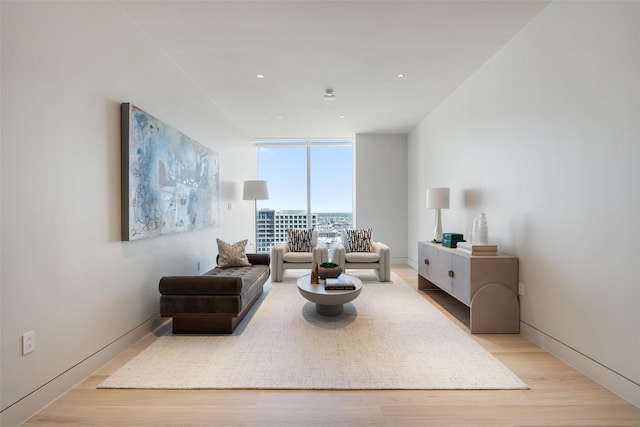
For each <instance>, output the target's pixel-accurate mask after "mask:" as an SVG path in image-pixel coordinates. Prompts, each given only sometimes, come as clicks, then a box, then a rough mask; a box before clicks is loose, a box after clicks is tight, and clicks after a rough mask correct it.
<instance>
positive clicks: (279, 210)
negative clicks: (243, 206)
mask: <svg viewBox="0 0 640 427" xmlns="http://www.w3.org/2000/svg"><path fill="white" fill-rule="evenodd" d="M258 179H261V180H266V181H267V184H268V186H269V200H260V201H258V252H268V251H270V250H271V247H272V246H273V245H274V244H275V243H279V242H286V241H287V229H289V228H317V229H318V233H319V239H320V241H322V242H326V243H332V242H336V241H338V239H339V236H340V233H341V231H342V229H344V228H351V227H352V224H353V144H352V143H351V141H346V140H296V141H290V140H288V141H260V142H258Z"/></svg>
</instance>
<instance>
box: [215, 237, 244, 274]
mask: <svg viewBox="0 0 640 427" xmlns="http://www.w3.org/2000/svg"><path fill="white" fill-rule="evenodd" d="M216 241H217V242H218V267H221V268H226V267H244V266H247V265H251V263H249V258H247V253H246V252H245V251H244V247H245V246H246V245H247V239H244V240H240V241H239V242H236V243H234V244H233V245H230V244H229V243H227V242H223V241H222V240H220V239H216Z"/></svg>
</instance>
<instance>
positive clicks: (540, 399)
mask: <svg viewBox="0 0 640 427" xmlns="http://www.w3.org/2000/svg"><path fill="white" fill-rule="evenodd" d="M393 271H394V272H395V273H396V274H398V275H400V277H402V279H404V280H405V281H406V282H407V283H410V284H411V285H413V286H414V287H416V288H417V275H416V271H415V270H414V269H413V268H411V267H409V266H406V265H394V266H393ZM423 295H424V298H426V299H427V300H429V301H431V302H432V303H434V305H436V306H438V307H440V309H441V310H442V311H443V312H444V313H445V314H447V315H448V316H449V317H450V318H451V319H452V320H454V321H455V322H456V323H458V324H459V325H460V327H461V328H462V329H464V330H466V331H467V332H468V328H467V325H468V309H467V308H466V307H465V306H464V305H462V304H460V303H458V302H457V301H455V300H454V299H453V298H451V297H449V296H448V295H446V294H443V293H442V292H440V291H429V292H428V294H423ZM465 324H466V325H465ZM425 327H428V325H425ZM472 336H473V337H474V338H475V339H476V340H478V341H479V342H480V343H481V344H482V345H483V346H484V347H485V348H486V349H487V350H489V351H490V352H491V353H492V354H493V355H494V356H495V357H497V358H498V359H499V360H501V361H502V362H503V363H504V364H505V365H506V366H507V367H509V368H510V369H511V370H512V371H513V372H514V373H515V374H516V375H518V376H519V377H520V378H521V379H522V380H523V381H525V382H526V383H527V384H528V385H529V386H530V388H531V389H530V390H515V391H508V390H500V391H299V390H298V391H274V390H242V391H238V390H235V391H227V390H217V391H216V390H174V391H171V390H98V389H96V386H97V385H98V384H99V383H100V382H101V381H102V380H104V379H105V378H106V377H107V376H109V375H110V374H111V373H112V372H114V371H115V370H116V369H118V368H119V367H120V366H122V365H124V364H125V363H126V362H127V361H128V360H130V359H131V358H132V357H133V356H135V355H136V354H137V353H138V352H140V351H142V350H143V349H144V348H145V347H146V346H148V345H149V344H150V343H152V342H153V341H154V339H155V338H156V337H155V335H153V334H149V335H148V336H147V337H145V338H144V339H143V340H141V341H140V342H139V343H137V344H136V345H134V346H133V347H131V348H130V349H128V350H127V351H125V352H124V353H123V354H122V355H120V356H119V357H117V358H116V359H114V360H113V361H111V362H110V363H108V364H107V365H105V366H104V367H102V368H101V369H99V370H98V371H97V372H95V373H94V374H93V375H91V376H90V377H88V378H87V379H86V380H85V381H83V382H82V383H81V384H79V385H78V386H77V387H75V388H74V389H72V390H71V391H69V392H68V393H66V394H65V395H63V396H62V397H60V398H59V399H58V400H56V401H55V402H54V403H52V404H51V405H50V406H48V407H47V408H45V409H43V410H42V411H41V412H39V413H38V414H36V415H35V416H33V417H32V418H31V419H29V420H28V421H27V422H26V423H25V424H23V425H24V426H51V425H65V424H69V425H78V426H112V425H117V426H124V425H126V426H204V425H207V426H349V425H351V426H394V427H395V426H439V425H446V426H450V425H459V426H480V425H486V426H534V425H535V426H543V425H544V426H549V425H554V426H586V425H595V426H622V425H634V426H640V409H639V408H636V407H635V406H633V405H631V404H629V403H627V402H625V401H624V400H622V399H620V398H619V397H617V396H616V395H614V394H613V393H611V392H609V391H608V390H606V389H605V388H603V387H601V386H599V385H598V384H596V383H595V382H594V381H592V380H590V379H589V378H587V377H586V376H584V375H582V374H580V373H579V372H577V371H576V370H574V369H573V368H571V367H569V366H568V365H566V364H565V363H563V362H562V361H560V360H559V359H557V358H555V357H553V356H551V355H550V354H549V353H547V352H545V351H543V350H541V349H540V348H539V347H536V346H535V345H533V344H530V343H529V342H527V341H526V340H525V339H524V338H522V337H520V336H518V335H472ZM264 363H269V361H268V360H265V361H264Z"/></svg>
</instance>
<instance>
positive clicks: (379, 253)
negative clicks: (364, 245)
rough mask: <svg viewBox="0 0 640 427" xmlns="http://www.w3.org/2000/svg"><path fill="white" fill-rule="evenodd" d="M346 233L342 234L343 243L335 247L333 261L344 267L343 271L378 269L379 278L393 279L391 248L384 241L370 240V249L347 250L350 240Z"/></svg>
mask: <svg viewBox="0 0 640 427" xmlns="http://www.w3.org/2000/svg"><path fill="white" fill-rule="evenodd" d="M347 240H348V238H347V236H346V233H343V234H342V243H338V244H336V245H335V246H334V248H333V257H332V258H333V262H335V263H336V264H338V265H339V266H340V267H342V271H343V272H345V273H346V272H347V270H349V269H358V270H376V271H377V272H378V280H380V281H381V282H389V281H390V280H391V249H390V248H389V246H387V245H385V244H384V243H382V242H373V241H372V242H370V251H365V250H362V249H358V250H354V251H347V247H349V246H348V245H349V242H348V241H347Z"/></svg>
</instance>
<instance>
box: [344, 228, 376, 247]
mask: <svg viewBox="0 0 640 427" xmlns="http://www.w3.org/2000/svg"><path fill="white" fill-rule="evenodd" d="M345 231H346V235H347V244H346V245H345V249H346V251H347V252H371V250H372V249H371V247H372V246H371V240H372V239H373V229H372V228H368V229H366V230H345Z"/></svg>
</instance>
